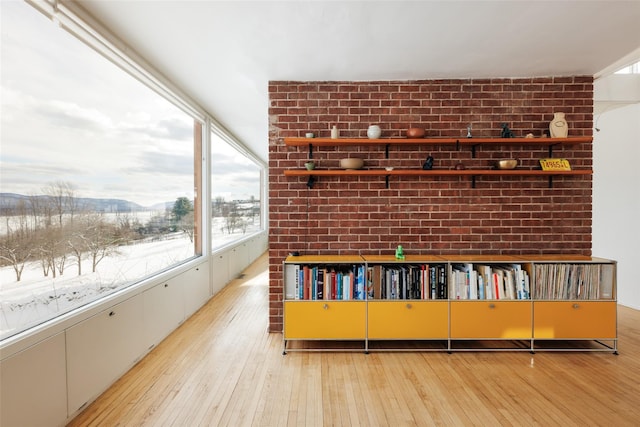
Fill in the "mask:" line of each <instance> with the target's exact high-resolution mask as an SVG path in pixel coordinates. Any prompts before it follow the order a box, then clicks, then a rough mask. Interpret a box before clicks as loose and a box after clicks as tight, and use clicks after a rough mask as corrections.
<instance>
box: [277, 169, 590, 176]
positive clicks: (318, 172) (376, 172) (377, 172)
mask: <svg viewBox="0 0 640 427" xmlns="http://www.w3.org/2000/svg"><path fill="white" fill-rule="evenodd" d="M284 174H285V176H396V175H397V176H558V175H592V174H593V171H591V170H587V169H579V170H572V171H543V170H524V169H523V170H513V169H507V170H496V169H464V170H458V169H432V170H422V169H393V170H390V171H388V170H386V169H355V170H344V169H313V170H306V169H288V170H285V171H284Z"/></svg>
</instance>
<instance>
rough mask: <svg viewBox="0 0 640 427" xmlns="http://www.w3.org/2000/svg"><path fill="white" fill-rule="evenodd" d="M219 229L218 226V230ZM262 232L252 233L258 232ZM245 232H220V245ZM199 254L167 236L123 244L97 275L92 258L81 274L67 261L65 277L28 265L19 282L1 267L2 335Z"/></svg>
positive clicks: (182, 238)
mask: <svg viewBox="0 0 640 427" xmlns="http://www.w3.org/2000/svg"><path fill="white" fill-rule="evenodd" d="M215 231H217V230H215V229H214V232H215ZM253 231H257V230H251V231H249V230H248V231H247V233H249V232H253ZM242 236H243V234H242V233H235V234H217V233H216V234H215V235H214V236H213V239H214V243H215V246H222V244H223V243H230V242H232V241H234V240H237V239H239V238H242ZM193 255H194V248H193V243H192V242H191V241H190V240H189V238H188V236H187V235H186V234H182V233H180V234H178V235H174V236H171V238H169V239H167V240H160V241H155V242H147V243H138V244H134V245H128V246H121V247H120V248H119V254H117V255H112V256H109V257H106V258H105V259H103V260H102V261H101V262H100V263H99V264H98V267H97V271H96V272H95V273H92V272H91V261H90V260H89V259H87V260H84V261H83V263H82V275H81V276H78V268H77V265H76V264H75V263H68V264H67V266H66V267H65V270H64V275H62V276H58V277H56V278H55V279H53V278H51V275H50V276H49V277H44V275H43V273H42V268H41V267H40V264H39V263H37V262H34V263H30V264H27V265H26V266H25V268H24V271H23V273H22V279H21V280H20V281H19V282H17V281H16V276H15V272H14V270H13V268H12V267H3V268H1V269H0V339H3V338H6V337H8V336H11V335H13V334H15V333H18V332H20V331H22V330H25V329H27V328H29V327H32V326H35V325H37V324H39V323H42V322H45V321H47V320H49V319H52V318H54V317H56V316H59V315H61V314H64V313H66V312H68V311H70V310H72V309H74V308H76V307H79V306H82V305H84V304H87V303H89V302H91V301H94V300H96V299H98V298H100V297H102V296H104V295H107V294H109V293H111V292H114V291H116V290H117V289H120V288H122V287H125V286H129V285H131V284H133V283H136V282H138V281H140V280H141V279H143V278H145V277H147V276H149V275H151V274H154V273H157V272H158V271H161V270H163V269H165V268H167V267H170V266H173V265H176V264H179V263H180V262H182V261H184V260H187V259H189V258H191V257H193Z"/></svg>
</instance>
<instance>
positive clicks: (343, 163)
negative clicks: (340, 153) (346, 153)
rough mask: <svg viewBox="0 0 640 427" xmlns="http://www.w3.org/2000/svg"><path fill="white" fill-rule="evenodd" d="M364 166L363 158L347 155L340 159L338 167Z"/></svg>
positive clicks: (352, 167)
mask: <svg viewBox="0 0 640 427" xmlns="http://www.w3.org/2000/svg"><path fill="white" fill-rule="evenodd" d="M362 166H364V160H362V159H358V158H356V157H347V158H346V159H340V167H341V168H342V169H361V168H362Z"/></svg>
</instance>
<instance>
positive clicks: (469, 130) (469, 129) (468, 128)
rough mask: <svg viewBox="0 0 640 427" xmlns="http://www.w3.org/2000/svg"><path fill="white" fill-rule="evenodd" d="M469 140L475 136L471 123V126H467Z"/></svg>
mask: <svg viewBox="0 0 640 427" xmlns="http://www.w3.org/2000/svg"><path fill="white" fill-rule="evenodd" d="M467 138H473V136H472V135H471V123H469V126H467Z"/></svg>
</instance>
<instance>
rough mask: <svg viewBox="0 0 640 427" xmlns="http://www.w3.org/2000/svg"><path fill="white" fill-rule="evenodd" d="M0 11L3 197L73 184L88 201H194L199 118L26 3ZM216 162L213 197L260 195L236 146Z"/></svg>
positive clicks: (220, 152) (0, 2)
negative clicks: (57, 183) (195, 129)
mask: <svg viewBox="0 0 640 427" xmlns="http://www.w3.org/2000/svg"><path fill="white" fill-rule="evenodd" d="M0 7H1V10H0V16H1V20H2V23H1V24H2V26H1V28H2V44H1V70H0V73H1V79H0V81H1V93H0V102H1V108H2V110H1V111H0V117H1V123H0V125H1V128H0V136H1V146H0V166H1V171H0V178H1V182H0V192H10V193H19V194H25V195H29V194H42V189H43V188H44V187H46V186H47V185H48V184H49V183H52V182H55V181H66V182H70V183H72V184H73V185H74V186H75V188H76V194H77V195H78V196H79V197H97V198H118V199H126V200H130V201H133V202H136V203H139V204H141V205H144V206H151V205H153V204H155V203H159V202H165V201H173V200H175V199H176V198H178V197H182V196H185V197H188V198H189V199H193V119H192V118H191V117H189V116H188V115H187V114H185V113H183V112H182V111H181V110H179V109H178V108H176V107H174V106H173V105H172V104H170V103H169V102H168V101H166V100H164V99H163V98H161V97H159V96H158V95H156V94H155V93H154V92H152V91H151V90H150V89H148V88H147V87H145V86H144V85H142V84H141V83H139V82H138V81H137V80H135V79H134V78H132V77H130V76H129V75H128V74H126V73H125V72H124V71H122V70H121V69H119V68H118V67H116V66H115V65H113V64H112V63H110V62H109V61H107V60H106V59H104V58H103V57H102V56H100V55H99V54H97V53H96V52H94V51H93V50H92V49H90V48H89V47H87V46H86V45H84V44H83V43H82V42H80V41H79V40H77V39H75V38H74V37H73V36H71V35H69V34H68V33H66V32H65V31H64V30H62V29H61V28H59V27H58V26H57V25H55V24H54V23H53V22H52V21H50V20H49V19H47V18H46V17H45V16H44V15H41V14H40V13H39V12H37V11H36V10H35V9H33V8H32V7H31V6H29V5H27V4H26V3H24V2H22V1H6V0H0ZM214 146H215V147H219V146H220V143H219V141H218V143H216V144H214ZM213 158H214V159H215V162H214V165H213V166H214V168H215V174H214V186H215V189H214V197H215V196H217V195H223V196H225V197H226V198H228V199H234V198H248V197H249V196H251V195H253V196H255V197H256V198H259V196H260V195H259V183H258V182H257V178H258V177H259V175H258V174H257V173H256V171H257V170H258V169H257V167H255V166H254V165H253V164H252V163H251V162H250V161H248V160H245V159H244V158H243V157H242V156H240V155H238V154H234V153H233V151H232V150H229V149H223V148H220V149H217V148H216V149H215V153H214V155H213ZM247 171H253V173H247ZM216 189H220V191H218V192H217V191H216Z"/></svg>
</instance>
